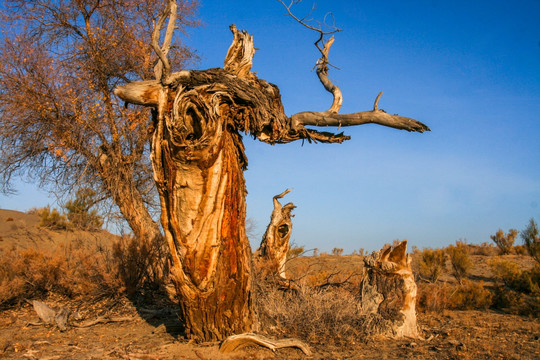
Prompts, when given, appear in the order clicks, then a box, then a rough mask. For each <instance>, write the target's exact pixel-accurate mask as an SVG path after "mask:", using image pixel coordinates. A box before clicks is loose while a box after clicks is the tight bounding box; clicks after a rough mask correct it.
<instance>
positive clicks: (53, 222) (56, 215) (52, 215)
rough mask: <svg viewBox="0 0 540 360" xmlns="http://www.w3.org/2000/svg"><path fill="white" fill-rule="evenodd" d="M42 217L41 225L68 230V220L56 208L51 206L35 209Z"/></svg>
mask: <svg viewBox="0 0 540 360" xmlns="http://www.w3.org/2000/svg"><path fill="white" fill-rule="evenodd" d="M35 211H36V212H37V214H38V215H39V217H40V222H39V226H41V227H44V228H48V229H51V230H66V229H67V228H68V220H67V218H66V216H65V215H63V214H61V213H60V212H59V211H58V210H57V209H56V208H53V209H52V210H51V207H50V206H47V207H44V208H41V209H37V210H35Z"/></svg>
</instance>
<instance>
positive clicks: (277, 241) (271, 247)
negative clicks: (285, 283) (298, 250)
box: [255, 189, 296, 278]
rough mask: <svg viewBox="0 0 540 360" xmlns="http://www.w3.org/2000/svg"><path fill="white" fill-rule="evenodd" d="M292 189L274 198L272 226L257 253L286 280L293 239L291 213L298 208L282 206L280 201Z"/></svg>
mask: <svg viewBox="0 0 540 360" xmlns="http://www.w3.org/2000/svg"><path fill="white" fill-rule="evenodd" d="M290 191H291V189H287V190H285V191H284V192H282V193H281V194H279V195H276V196H274V198H273V200H274V210H273V211H272V215H271V216H270V224H268V227H267V228H266V232H265V233H264V235H263V239H262V241H261V245H260V247H259V249H257V251H256V252H255V256H256V257H260V258H261V259H263V260H265V261H267V262H268V263H269V264H271V265H272V266H273V267H275V269H273V271H274V272H275V274H279V276H280V277H282V278H285V277H286V276H285V262H286V261H287V253H288V251H289V247H290V244H289V239H290V238H291V230H292V219H291V217H293V216H294V215H292V214H291V211H292V210H294V208H296V206H294V204H293V203H288V204H286V205H281V203H280V202H279V200H278V199H281V198H283V197H284V196H285V195H287V194H288V193H289V192H290Z"/></svg>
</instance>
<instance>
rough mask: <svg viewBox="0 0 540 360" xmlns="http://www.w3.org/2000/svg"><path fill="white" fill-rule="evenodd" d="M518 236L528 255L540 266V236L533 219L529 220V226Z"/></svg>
mask: <svg viewBox="0 0 540 360" xmlns="http://www.w3.org/2000/svg"><path fill="white" fill-rule="evenodd" d="M520 235H521V238H522V239H523V243H524V245H525V248H526V249H527V252H528V253H529V255H531V256H532V257H533V259H534V260H535V261H536V262H537V263H538V264H540V236H538V225H537V224H536V222H535V221H534V219H531V220H529V225H528V226H527V227H526V228H525V230H523V231H522V232H521V234H520Z"/></svg>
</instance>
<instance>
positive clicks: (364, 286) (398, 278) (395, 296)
mask: <svg viewBox="0 0 540 360" xmlns="http://www.w3.org/2000/svg"><path fill="white" fill-rule="evenodd" d="M360 304H361V306H362V310H363V311H364V312H365V313H366V314H374V315H377V316H378V317H379V318H380V319H382V322H381V323H380V324H379V325H378V326H379V329H378V331H379V332H381V333H383V334H384V335H387V336H390V337H395V338H401V337H413V338H416V337H418V328H417V325H416V310H415V305H416V283H415V282H414V276H413V273H412V270H411V258H410V256H409V255H407V241H406V240H405V241H403V242H401V243H400V244H399V245H397V246H395V247H388V248H387V249H385V250H380V251H376V252H374V253H373V254H371V255H368V256H366V257H365V258H364V278H363V279H362V283H361V285H360Z"/></svg>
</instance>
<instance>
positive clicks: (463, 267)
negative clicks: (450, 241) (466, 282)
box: [446, 241, 472, 284]
mask: <svg viewBox="0 0 540 360" xmlns="http://www.w3.org/2000/svg"><path fill="white" fill-rule="evenodd" d="M446 252H447V253H448V255H449V256H450V263H451V264H452V274H453V275H454V277H455V278H456V280H457V281H458V282H459V283H460V284H461V283H462V281H463V279H464V278H465V277H466V276H467V274H468V273H469V271H470V269H471V267H472V262H471V258H470V256H469V248H468V246H467V244H466V243H464V242H462V241H456V245H455V246H454V245H450V246H449V247H447V248H446Z"/></svg>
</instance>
